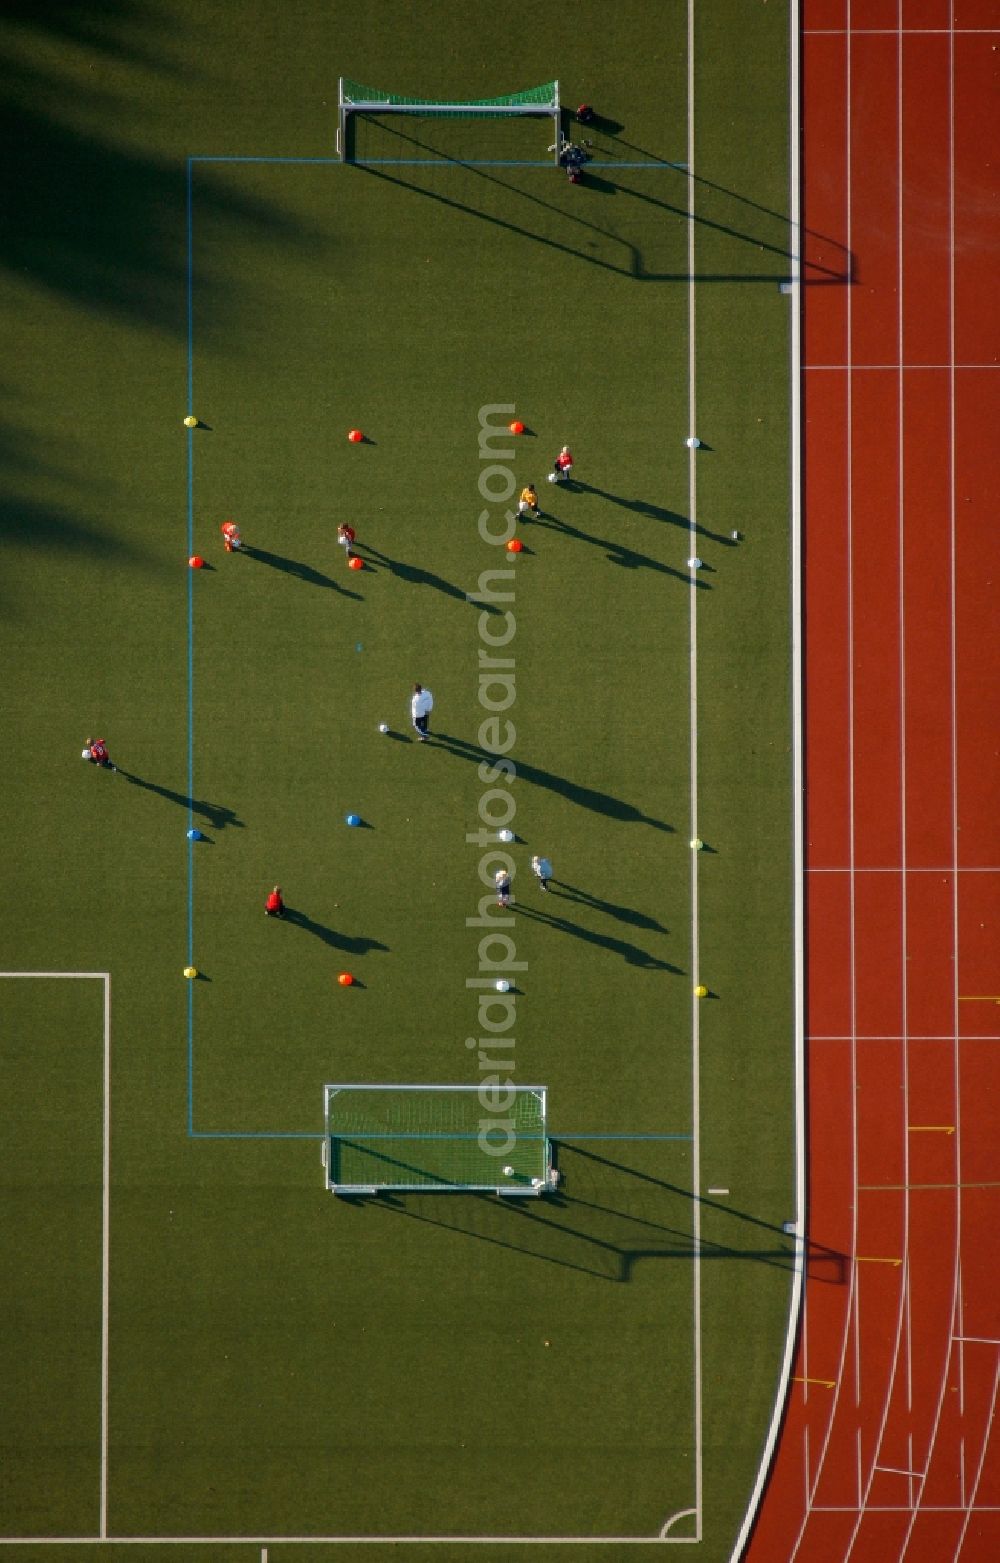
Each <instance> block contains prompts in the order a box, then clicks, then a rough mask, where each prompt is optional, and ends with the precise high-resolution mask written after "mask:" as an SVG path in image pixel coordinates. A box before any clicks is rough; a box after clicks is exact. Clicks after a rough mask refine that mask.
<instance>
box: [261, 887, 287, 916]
mask: <svg viewBox="0 0 1000 1563" xmlns="http://www.w3.org/2000/svg"><path fill="white" fill-rule="evenodd" d="M284 915H285V903H284V901H283V900H282V899H281V886H280V885H275V887H274V889H273V890H272V891H271V894H270V895H269V896H268V898H267V900H266V901H265V902H264V916H265V917H284Z"/></svg>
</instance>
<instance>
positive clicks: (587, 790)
mask: <svg viewBox="0 0 1000 1563" xmlns="http://www.w3.org/2000/svg"><path fill="white" fill-rule="evenodd" d="M430 740H431V742H432V743H435V744H438V745H439V746H441V747H443V748H446V749H448V750H449V751H450V752H451V753H452V754H454V755H456V756H457V757H458V758H459V759H462V760H470V761H471V762H472V763H473V764H477V765H478V764H479V763H480V761H483V760H486V761H489V760H490V758H491V757H490V755H489V754H488V753H487V751H486V750H485V749H482V748H480V747H479V745H478V744H473V743H470V742H469V740H468V739H467V738H457V737H455V736H454V735H453V734H451V733H442V732H432V733H431V735H430ZM516 774H517V776H518V777H520V778H521V780H522V781H526V782H531V783H532V784H533V785H534V786H536V787H545V788H547V790H548V791H549V792H554V793H557V794H558V795H559V796H560V797H562V798H567V799H568V800H569V802H570V803H578V804H579V805H580V807H581V808H584V809H593V810H594V811H595V813H597V814H605V815H607V816H608V817H609V818H610V819H617V820H621V821H622V822H623V823H626V824H636V825H652V826H653V828H654V830H664V831H667V832H668V834H670V835H673V834H675V827H674V826H673V825H668V824H667V823H666V821H665V820H660V819H654V818H653V817H652V816H651V815H649V814H643V813H642V811H641V809H637V808H636V806H635V804H634V803H625V802H624V801H623V800H622V799H621V798H615V797H612V795H611V794H610V793H608V792H601V791H599V790H598V789H597V788H596V787H584V786H582V785H581V784H580V783H579V782H573V781H570V780H569V779H568V778H567V777H565V776H557V775H556V774H555V772H554V771H546V770H543V769H542V767H541V766H540V765H529V764H528V762H527V761H526V760H518V761H517V762H516Z"/></svg>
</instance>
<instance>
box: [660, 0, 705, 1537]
mask: <svg viewBox="0 0 1000 1563" xmlns="http://www.w3.org/2000/svg"><path fill="white" fill-rule="evenodd" d="M694 13H695V0H688V3H687V161H688V179H687V190H688V198H687V226H688V234H687V265H688V289H687V294H688V433H689V435H696V434H697V432H698V429H697V418H698V399H697V348H696V331H697V313H696V283H695V222H694V213H695V183H694V174H695V155H694V153H695V145H694V143H695V136H694V126H695V107H694ZM697 454H698V453H697V450H695V449H690V448H689V450H688V514H689V517H690V527H689V532H688V545H689V547H690V549H691V555H692V556H693V555H695V554H697V552H698V538H697V532H696V527H697V520H698V472H697V462H696V460H695V457H696V456H697ZM689 574H690V578H691V583H690V586H689V588H688V597H689V604H688V664H689V674H688V677H689V683H688V687H689V691H690V709H689V713H688V730H689V733H690V785H691V796H690V819H691V827H690V828H691V836H692V837H695V836H697V834H698V592H697V589H696V586H695V580H696V571H695V570H694V569H692V570H690V571H689ZM690 856H691V984H692V988H693V987H695V986H696V985H697V984H698V983H700V982H701V976H700V942H699V937H698V935H699V909H698V858H699V853H697V852H692V853H691V854H690ZM700 1002H701V1001H700V1000H699V999H697V998H695V997H694V995H693V994H692V999H691V1182H692V1193H693V1195H694V1201H693V1221H692V1239H693V1244H692V1246H693V1248H694V1262H693V1264H692V1274H691V1285H692V1299H691V1302H692V1310H693V1318H692V1324H693V1337H694V1339H693V1345H694V1516H695V1518H694V1531H695V1534H694V1540H695V1541H698V1542H700V1541H701V1535H702V1485H703V1475H704V1472H703V1461H702V1447H701V1439H702V1382H701V1375H702V1342H701V1033H700V1029H699V1027H700V1018H701V1017H700V1013H699V1005H700ZM664 1539H665V1540H666V1539H669V1538H664Z"/></svg>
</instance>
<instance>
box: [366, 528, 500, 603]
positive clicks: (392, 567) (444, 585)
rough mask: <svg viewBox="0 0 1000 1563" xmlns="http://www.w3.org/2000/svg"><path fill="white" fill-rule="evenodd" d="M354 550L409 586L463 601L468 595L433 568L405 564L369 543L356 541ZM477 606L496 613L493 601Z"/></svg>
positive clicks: (466, 599) (465, 600)
mask: <svg viewBox="0 0 1000 1563" xmlns="http://www.w3.org/2000/svg"><path fill="white" fill-rule="evenodd" d="M356 550H357V552H358V553H359V554H360V555H361V557H362V558H365V559H367V558H368V557H371V558H372V559H375V560H377V561H378V563H379V564H380V565H382V566H383V567H384V568H385V569H386V570H388V571H389V573H390V575H394V576H396V578H397V579H398V580H400V581H407V582H408V583H409V584H410V585H411V586H431V587H433V588H434V590H435V591H438V592H443V593H444V595H445V596H446V597H454V598H456V599H457V600H458V601H459V602H462V603H465V602H467V601H468V597H467V595H466V593H465V591H464V590H463V589H462V587H460V586H455V585H454V584H453V583H452V582H451V581H446V580H445V579H444V576H442V575H435V573H434V571H433V570H425V569H424V568H423V566H422V565H418V564H406V563H405V562H404V560H402V559H393V558H391V557H390V556H389V555H388V554H386V553H383V552H382V550H381V549H380V548H373V547H372V545H371V543H364V544H362V543H358V544H356ZM476 606H478V607H480V608H481V607H483V606H486V607H487V608H488V609H489V611H490V612H491V613H496V612H498V611H499V610H498V609H497V607H496V605H495V604H494V603H487V604H481V603H480V604H477V605H476Z"/></svg>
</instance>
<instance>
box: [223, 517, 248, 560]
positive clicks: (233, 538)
mask: <svg viewBox="0 0 1000 1563" xmlns="http://www.w3.org/2000/svg"><path fill="white" fill-rule="evenodd" d="M219 530H220V531H221V533H222V536H223V538H224V540H225V547H226V553H227V554H235V553H238V552H239V550H240V549H241V548H242V547H243V536H242V533H241V532H240V529H239V527H238V526H237V525H236V522H235V521H223V523H222V526H221V527H220V528H219Z"/></svg>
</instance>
